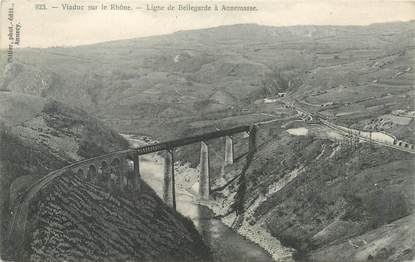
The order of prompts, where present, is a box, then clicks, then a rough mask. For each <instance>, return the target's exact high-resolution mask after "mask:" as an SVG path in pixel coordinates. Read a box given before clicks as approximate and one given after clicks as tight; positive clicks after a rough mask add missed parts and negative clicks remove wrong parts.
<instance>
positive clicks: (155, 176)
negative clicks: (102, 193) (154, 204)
mask: <svg viewBox="0 0 415 262" xmlns="http://www.w3.org/2000/svg"><path fill="white" fill-rule="evenodd" d="M124 137H126V138H127V139H128V140H129V141H130V143H131V144H132V145H134V146H137V145H142V144H143V141H142V140H139V139H136V138H133V137H132V136H126V135H124ZM163 164H164V163H163V161H162V159H161V157H160V156H158V155H157V154H149V155H145V156H142V157H141V158H140V174H141V177H142V178H143V180H144V181H145V182H146V183H147V184H149V185H150V186H151V187H152V188H153V189H154V191H156V193H157V194H158V195H159V196H160V197H162V191H163V172H164V171H163V170H164V169H163V168H164V167H163ZM194 172H197V171H196V170H194ZM176 176H180V173H177V174H176ZM176 208H177V211H178V212H180V213H181V214H182V215H184V216H186V217H189V218H190V219H191V220H192V221H193V223H194V225H195V227H196V229H197V230H198V231H199V233H200V234H201V235H202V237H203V240H204V241H205V242H206V243H207V244H208V245H209V246H210V248H211V250H212V252H213V257H214V259H215V261H223V262H232V261H238V262H243V261H246V262H263V261H273V260H272V257H271V255H270V254H269V253H268V252H266V251H265V250H264V249H262V248H261V247H260V246H258V245H257V244H255V243H253V242H251V241H249V240H248V239H246V238H244V237H243V236H241V235H239V234H238V233H237V232H235V231H233V230H232V229H231V228H229V227H228V226H227V225H225V224H224V223H223V222H222V221H221V220H219V219H216V218H214V214H213V212H212V211H211V210H210V209H208V208H207V207H205V206H201V205H198V204H197V203H196V201H195V196H194V195H193V194H192V193H190V192H188V191H186V190H183V189H180V188H179V187H176Z"/></svg>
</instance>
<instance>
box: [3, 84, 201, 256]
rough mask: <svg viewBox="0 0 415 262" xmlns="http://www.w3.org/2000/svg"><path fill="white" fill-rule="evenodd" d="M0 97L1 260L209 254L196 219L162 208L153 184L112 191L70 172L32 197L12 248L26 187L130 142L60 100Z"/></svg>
mask: <svg viewBox="0 0 415 262" xmlns="http://www.w3.org/2000/svg"><path fill="white" fill-rule="evenodd" d="M0 100H1V101H0V113H1V114H0V120H1V140H0V144H1V146H0V168H1V169H0V171H1V172H0V175H1V176H0V179H1V180H0V182H1V183H0V185H1V190H0V192H1V196H0V200H1V234H0V235H1V241H2V242H1V244H2V245H1V258H2V259H6V260H9V259H12V260H16V259H17V260H18V261H22V260H23V261H27V260H31V261H57V260H67V261H79V260H85V261H98V260H99V261H102V260H113V259H131V260H139V261H143V260H149V261H156V260H160V259H163V258H166V257H171V259H172V260H175V261H184V260H190V261H196V260H201V259H202V258H203V257H204V256H205V255H206V256H205V258H208V257H209V251H208V249H207V248H206V247H205V246H204V244H203V242H202V240H201V239H200V237H199V235H198V234H197V232H196V230H195V229H194V227H193V224H192V223H191V222H190V221H189V220H187V219H185V218H183V217H182V216H180V215H179V214H178V213H177V212H175V211H173V210H171V209H170V208H168V207H167V206H166V205H164V203H163V202H162V201H161V200H160V199H159V198H158V197H157V196H156V194H155V193H154V192H153V191H152V189H150V188H149V187H148V186H147V185H145V184H143V186H142V190H141V191H140V192H139V194H137V195H134V196H132V195H125V194H124V195H123V194H121V195H120V194H117V195H110V194H108V193H106V192H105V191H104V190H103V189H102V188H99V187H96V186H94V185H93V184H89V183H88V182H85V181H80V180H79V178H76V177H75V176H73V175H70V174H67V176H65V177H64V178H62V179H58V180H56V181H54V182H53V183H52V184H51V185H49V186H48V188H47V190H46V191H42V192H41V194H40V195H39V196H38V198H36V200H35V201H32V202H31V206H30V207H31V213H30V215H29V216H28V221H27V223H28V225H29V228H30V230H28V231H27V233H26V236H25V242H24V246H23V247H16V246H13V245H10V243H11V242H9V240H10V239H12V238H13V236H9V235H8V224H9V220H10V218H11V213H10V211H11V210H13V206H14V205H17V204H18V203H19V200H20V199H21V198H20V197H21V196H23V195H24V193H25V189H26V188H28V187H29V186H30V185H31V184H32V183H34V182H35V181H36V180H38V179H39V178H41V177H42V176H44V175H46V174H47V173H49V172H51V171H53V170H56V169H58V168H61V167H63V166H65V165H67V164H68V163H71V162H74V161H77V160H82V159H85V158H90V157H93V156H97V155H101V154H104V153H109V152H113V151H117V150H121V149H125V148H127V147H128V142H127V141H126V140H124V139H123V138H122V137H121V136H120V135H118V134H117V133H115V132H114V131H112V130H111V129H110V128H108V127H106V126H105V125H104V124H103V123H102V122H101V121H99V120H97V119H95V118H93V117H91V116H89V115H88V114H87V113H86V112H84V111H83V110H80V109H76V108H72V107H69V106H67V105H65V104H63V103H60V102H57V101H54V100H48V99H44V98H40V97H36V96H31V95H25V94H21V93H13V92H0ZM9 237H10V238H9Z"/></svg>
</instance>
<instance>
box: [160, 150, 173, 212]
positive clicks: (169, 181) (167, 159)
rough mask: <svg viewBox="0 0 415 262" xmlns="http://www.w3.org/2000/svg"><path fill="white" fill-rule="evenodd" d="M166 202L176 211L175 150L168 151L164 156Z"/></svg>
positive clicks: (164, 193)
mask: <svg viewBox="0 0 415 262" xmlns="http://www.w3.org/2000/svg"><path fill="white" fill-rule="evenodd" d="M163 199H164V202H165V203H166V204H167V205H168V206H170V207H172V208H174V209H176V192H175V184H174V157H173V150H166V152H165V156H164V187H163Z"/></svg>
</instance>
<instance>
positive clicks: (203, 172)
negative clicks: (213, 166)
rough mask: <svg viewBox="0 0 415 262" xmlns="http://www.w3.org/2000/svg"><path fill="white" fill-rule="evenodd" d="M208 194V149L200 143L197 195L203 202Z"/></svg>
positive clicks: (203, 143) (207, 198)
mask: <svg viewBox="0 0 415 262" xmlns="http://www.w3.org/2000/svg"><path fill="white" fill-rule="evenodd" d="M209 194H210V170H209V147H208V145H207V144H206V143H205V142H203V141H202V142H200V176H199V195H200V198H201V199H203V200H209Z"/></svg>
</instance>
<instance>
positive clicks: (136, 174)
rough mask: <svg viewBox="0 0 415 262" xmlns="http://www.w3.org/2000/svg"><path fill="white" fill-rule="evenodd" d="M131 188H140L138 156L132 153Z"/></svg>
mask: <svg viewBox="0 0 415 262" xmlns="http://www.w3.org/2000/svg"><path fill="white" fill-rule="evenodd" d="M132 183H133V188H134V189H135V190H140V187H141V184H140V156H139V155H138V154H134V158H133V177H132Z"/></svg>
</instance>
